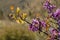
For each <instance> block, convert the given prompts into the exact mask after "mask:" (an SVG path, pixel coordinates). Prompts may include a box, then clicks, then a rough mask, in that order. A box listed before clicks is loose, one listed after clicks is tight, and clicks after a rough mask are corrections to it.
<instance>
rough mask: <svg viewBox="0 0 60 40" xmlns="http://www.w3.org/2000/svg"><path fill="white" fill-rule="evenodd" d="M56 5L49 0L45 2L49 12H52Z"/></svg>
mask: <svg viewBox="0 0 60 40" xmlns="http://www.w3.org/2000/svg"><path fill="white" fill-rule="evenodd" d="M55 7H56V6H55V5H52V4H51V3H50V2H49V1H46V2H45V3H44V8H45V9H47V10H48V13H52V10H53V9H54V8H55Z"/></svg>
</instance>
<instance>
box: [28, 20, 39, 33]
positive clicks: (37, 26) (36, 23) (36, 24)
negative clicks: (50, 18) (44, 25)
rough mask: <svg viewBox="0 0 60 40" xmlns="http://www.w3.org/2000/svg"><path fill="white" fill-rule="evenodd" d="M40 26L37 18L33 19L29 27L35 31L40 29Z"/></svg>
mask: <svg viewBox="0 0 60 40" xmlns="http://www.w3.org/2000/svg"><path fill="white" fill-rule="evenodd" d="M38 28H39V22H38V20H37V19H33V21H32V24H30V27H29V29H30V30H31V31H33V32H35V31H38Z"/></svg>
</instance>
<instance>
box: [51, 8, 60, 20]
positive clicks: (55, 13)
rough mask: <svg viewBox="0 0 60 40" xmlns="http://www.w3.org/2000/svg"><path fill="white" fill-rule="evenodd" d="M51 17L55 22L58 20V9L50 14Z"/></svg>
mask: <svg viewBox="0 0 60 40" xmlns="http://www.w3.org/2000/svg"><path fill="white" fill-rule="evenodd" d="M52 17H53V18H54V19H55V20H60V9H59V8H58V9H57V10H56V11H55V12H54V13H53V14H52Z"/></svg>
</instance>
